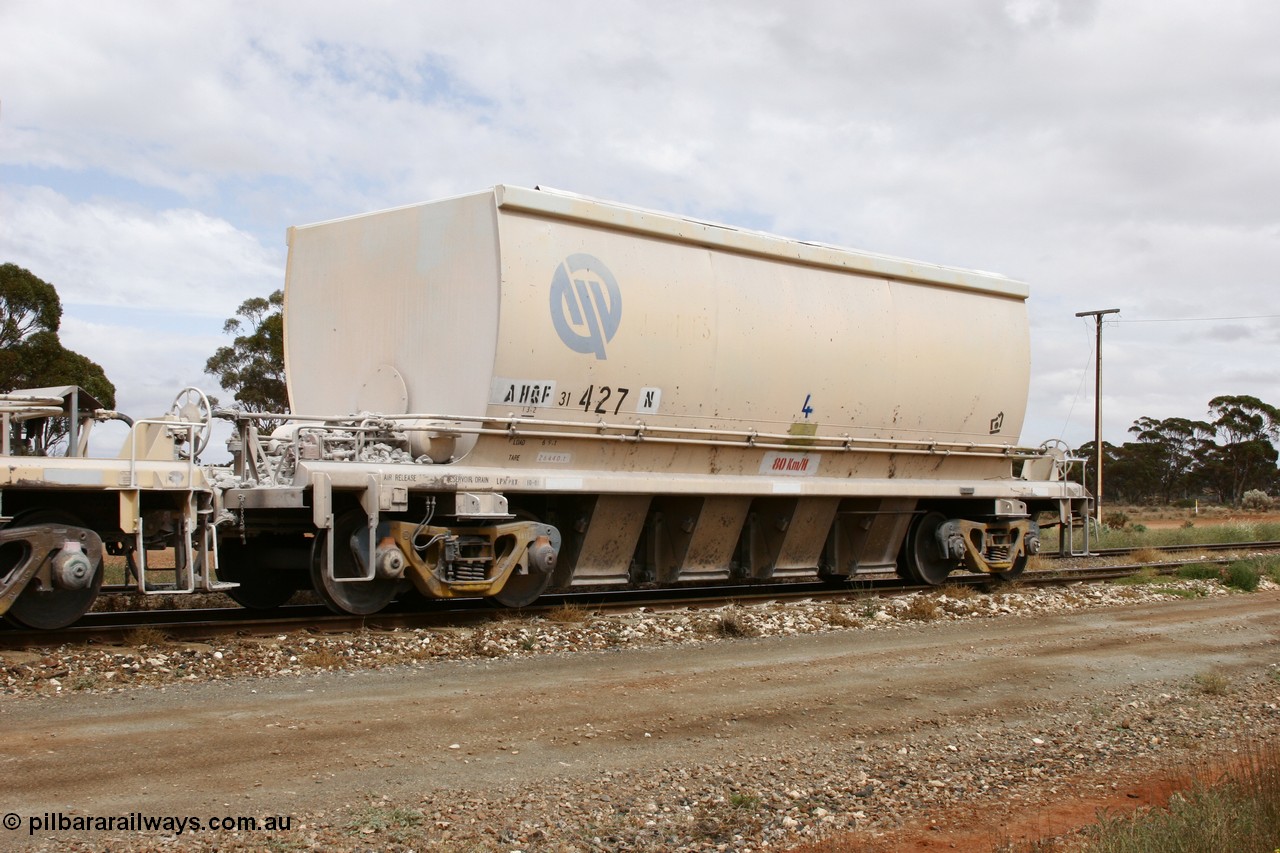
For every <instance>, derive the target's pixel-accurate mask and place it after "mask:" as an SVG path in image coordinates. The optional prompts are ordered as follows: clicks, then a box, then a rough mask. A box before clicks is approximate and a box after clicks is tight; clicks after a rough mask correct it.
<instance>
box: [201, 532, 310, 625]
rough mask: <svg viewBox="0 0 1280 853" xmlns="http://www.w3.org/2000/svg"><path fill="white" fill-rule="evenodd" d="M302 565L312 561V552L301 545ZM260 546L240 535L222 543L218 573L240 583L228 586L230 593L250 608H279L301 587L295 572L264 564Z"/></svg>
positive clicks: (243, 605) (224, 577) (237, 600)
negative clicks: (251, 543) (242, 540)
mask: <svg viewBox="0 0 1280 853" xmlns="http://www.w3.org/2000/svg"><path fill="white" fill-rule="evenodd" d="M297 550H298V553H299V555H300V556H301V557H302V565H303V566H304V567H305V566H307V565H309V560H310V558H309V555H308V554H307V552H306V551H305V550H303V549H301V548H299V549H297ZM261 556H262V555H261V552H260V549H258V548H252V547H250V546H248V545H246V544H245V543H243V542H241V541H239V540H238V539H227V540H224V541H223V542H221V543H219V545H218V563H219V566H218V575H219V577H220V578H222V579H223V580H228V581H234V582H235V583H238V584H240V585H239V586H237V587H233V588H232V589H228V590H224V591H225V592H226V594H227V597H228V598H230V599H231V600H232V601H234V602H235V603H236V604H239V605H240V606H241V607H245V608H248V609H249V610H275V609H276V608H277V607H279V606H281V605H282V604H284V603H285V602H286V601H288V600H289V599H290V598H292V597H293V594H294V592H296V591H297V589H298V583H297V580H296V579H295V574H296V573H294V572H284V571H281V570H279V569H276V568H268V567H264V566H263V565H262V560H261V559H260V557H261Z"/></svg>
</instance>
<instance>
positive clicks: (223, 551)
mask: <svg viewBox="0 0 1280 853" xmlns="http://www.w3.org/2000/svg"><path fill="white" fill-rule="evenodd" d="M288 241H289V261H288V272H287V279H286V287H285V302H284V336H285V366H286V373H287V376H288V385H289V396H290V404H291V410H292V412H293V413H294V414H293V415H291V416H290V418H291V419H290V421H289V422H288V423H287V424H285V426H283V427H280V428H278V429H276V430H274V432H272V433H271V434H270V435H269V436H267V435H261V436H260V435H259V430H258V429H257V425H258V424H259V423H260V422H261V418H260V417H259V416H255V415H249V414H244V413H240V414H230V415H228V416H229V417H234V418H235V419H236V420H237V422H238V431H237V435H236V437H235V438H234V439H233V442H232V449H233V452H234V463H233V466H232V468H231V469H230V470H229V471H223V470H212V469H211V470H209V471H206V472H205V475H206V476H207V479H208V481H209V482H210V484H211V487H210V488H211V490H212V491H213V493H214V500H213V505H214V506H213V512H214V523H215V525H216V532H217V536H216V539H217V542H218V544H219V547H218V548H217V549H216V551H217V552H218V554H219V556H216V557H214V558H211V559H216V561H217V563H218V566H217V569H216V571H207V570H206V571H205V572H204V575H207V576H208V577H213V576H214V575H216V576H217V578H219V579H220V581H221V582H224V583H226V582H231V583H237V584H239V586H238V587H235V588H234V589H231V590H230V592H231V594H232V595H233V596H234V597H236V598H237V599H238V600H240V601H241V602H242V603H244V604H246V605H248V606H254V607H270V606H274V605H276V604H279V603H281V602H282V601H283V600H284V599H285V598H287V597H288V596H289V595H290V594H292V592H293V590H295V589H297V588H301V587H307V586H310V587H312V588H314V589H315V590H316V591H317V592H318V593H319V594H320V596H321V597H322V598H323V599H324V600H325V601H326V602H327V603H328V604H329V605H330V606H331V607H333V608H334V609H336V610H339V611H344V612H351V613H370V612H374V611H376V610H378V609H380V608H381V607H383V606H385V605H386V604H387V603H389V602H390V601H391V600H392V599H393V598H394V597H396V596H397V595H399V594H403V593H404V592H405V591H407V590H408V589H409V588H410V587H413V588H416V590H417V591H418V592H419V593H421V594H423V595H426V596H429V597H444V598H447V597H459V596H487V597H490V598H493V599H495V600H496V601H498V602H500V603H503V604H506V605H510V606H522V605H524V604H527V603H529V602H531V601H532V600H534V599H535V598H537V597H538V596H539V595H540V594H542V593H543V592H545V591H547V590H549V589H572V588H583V587H587V588H591V587H595V588H603V587H624V586H633V585H638V584H654V585H680V584H687V583H693V582H697V583H711V582H724V581H729V580H758V581H762V580H770V579H774V580H777V579H793V578H796V579H799V578H809V579H816V578H821V579H823V580H827V581H832V582H842V581H844V580H846V579H848V578H850V577H857V576H867V575H875V574H883V573H886V572H897V573H899V574H903V575H905V576H907V577H909V578H913V579H916V580H920V581H924V582H928V583H940V582H941V581H942V580H943V579H945V578H946V576H947V575H948V574H949V573H950V572H951V571H953V570H955V569H959V568H962V567H967V568H969V569H971V570H975V571H982V572H988V573H991V574H993V575H996V576H999V577H1011V576H1014V575H1016V574H1018V573H1019V572H1021V570H1022V568H1023V566H1024V565H1025V563H1026V561H1027V558H1028V557H1029V555H1031V554H1033V553H1034V552H1035V551H1036V550H1037V548H1038V543H1039V528H1038V525H1037V518H1038V517H1039V514H1041V513H1053V514H1054V518H1055V519H1056V520H1057V521H1059V522H1063V521H1066V522H1069V521H1070V519H1071V518H1073V517H1076V516H1078V515H1080V514H1081V513H1082V511H1083V510H1084V509H1085V503H1086V502H1087V500H1088V497H1087V495H1086V494H1085V493H1084V491H1083V490H1082V489H1081V488H1080V487H1079V486H1078V485H1076V484H1074V483H1070V482H1067V481H1066V480H1065V479H1064V478H1062V476H1061V461H1062V460H1061V455H1060V454H1059V455H1058V456H1054V455H1051V454H1047V453H1046V452H1045V451H1043V450H1032V449H1027V448H1020V447H1018V446H1017V438H1018V434H1019V432H1020V430H1021V426H1022V420H1023V415H1024V411H1025V407H1026V402H1027V391H1028V383H1029V345H1028V332H1027V316H1026V308H1025V299H1026V297H1027V289H1026V287H1025V286H1024V285H1022V284H1021V283H1019V282H1016V281H1012V280H1010V279H1007V278H1004V277H1002V276H998V275H993V274H989V273H981V272H974V271H967V270H959V269H953V268H948V267H941V266H935V265H931V264H924V263H917V262H913V261H905V260H900V259H895V258H890V257H885V256H881V255H873V254H869V253H865V252H858V251H851V250H847V249H840V248H835V247H832V246H826V245H818V244H813V243H805V242H797V241H792V240H786V239H782V238H779V237H775V236H771V235H767V234H762V233H757V232H750V231H743V230H739V229H734V228H730V227H726V226H721V225H715V224H711V223H707V222H701V221H697V220H692V219H687V218H682V217H678V216H672V215H667V214H661V213H656V212H652V211H645V210H639V209H635V208H631V207H625V206H621V205H616V204H608V203H604V202H600V201H596V200H591V199H587V198H583V197H580V196H575V195H571V194H567V193H561V192H553V191H546V190H536V189H535V190H529V189H523V188H519V187H511V186H498V187H495V188H493V189H492V190H490V191H486V192H481V193H476V194H472V195H465V196H460V197H456V198H451V199H445V200H442V201H436V202H430V203H426V204H419V205H412V206H408V207H403V208H398V209H395V210H388V211H383V212H378V213H372V214H367V215H362V216H355V217H350V218H346V219H340V220H335V221H331V222H324V223H319V224H316V225H309V226H300V227H296V228H291V229H290V230H289V235H288ZM108 538H109V537H108ZM194 559H196V560H197V562H198V561H199V560H198V557H196V558H194Z"/></svg>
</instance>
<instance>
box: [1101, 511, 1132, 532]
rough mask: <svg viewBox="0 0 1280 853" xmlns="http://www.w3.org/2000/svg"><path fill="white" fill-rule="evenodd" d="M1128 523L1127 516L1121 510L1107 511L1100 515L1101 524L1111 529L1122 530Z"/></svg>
mask: <svg viewBox="0 0 1280 853" xmlns="http://www.w3.org/2000/svg"><path fill="white" fill-rule="evenodd" d="M1128 524H1129V516H1128V515H1127V514H1125V513H1123V512H1108V513H1106V514H1105V515H1103V516H1102V526H1103V527H1109V528H1111V529H1112V530H1124V529H1125V526H1126V525H1128Z"/></svg>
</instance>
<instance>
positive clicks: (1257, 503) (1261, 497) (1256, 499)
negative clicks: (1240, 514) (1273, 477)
mask: <svg viewBox="0 0 1280 853" xmlns="http://www.w3.org/2000/svg"><path fill="white" fill-rule="evenodd" d="M1240 505H1241V506H1242V507H1244V508H1245V509H1247V510H1250V511H1252V512H1263V511H1264V510H1268V509H1271V498H1270V497H1268V496H1267V493H1266V492H1264V491H1262V489H1250V490H1249V491H1247V492H1245V493H1244V497H1242V498H1241V499H1240Z"/></svg>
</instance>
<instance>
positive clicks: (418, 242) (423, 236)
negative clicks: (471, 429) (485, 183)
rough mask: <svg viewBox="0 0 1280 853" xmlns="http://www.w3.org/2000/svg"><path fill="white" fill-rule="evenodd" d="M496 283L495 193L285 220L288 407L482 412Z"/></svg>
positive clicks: (311, 411) (460, 452)
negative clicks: (308, 220) (317, 219)
mask: <svg viewBox="0 0 1280 853" xmlns="http://www.w3.org/2000/svg"><path fill="white" fill-rule="evenodd" d="M499 286H500V282H499V274H498V244H497V236H496V225H495V211H494V203H493V195H492V193H491V192H486V193H479V194H475V195H468V196H460V197H457V198H452V199H445V200H443V201H438V202H431V203H428V204H420V205H413V206H411V207H404V208H399V209H396V210H389V211H383V212H379V213H373V214H368V215H365V216H354V217H350V218H347V219H340V220H334V221H331V222H323V223H319V224H316V225H307V226H300V227H297V228H291V229H290V230H289V264H288V270H287V273H286V283H285V300H284V333H285V335H284V343H285V369H286V371H287V376H288V383H289V402H290V406H291V407H292V410H293V412H294V413H295V414H298V415H324V416H333V417H341V416H345V415H349V414H355V413H359V412H376V413H380V414H388V415H400V414H405V413H409V412H412V413H419V414H434V415H476V416H479V415H483V414H484V413H485V405H486V402H487V397H488V392H489V386H490V382H491V378H492V375H493V364H494V353H495V351H496V348H497V334H498V304H499ZM474 444H475V438H474V436H463V437H461V438H459V439H458V442H457V446H456V448H455V447H452V446H449V448H448V450H449V452H446V453H444V454H441V453H440V446H439V442H437V446H436V447H435V448H434V449H432V456H433V457H437V460H438V461H445V460H446V459H448V458H449V457H450V456H452V457H453V458H455V459H460V458H462V457H463V456H465V455H466V453H467V452H469V451H470V449H471V447H472V446H473V445H474ZM427 449H428V448H427V447H426V442H423V441H416V442H415V452H426V450H427Z"/></svg>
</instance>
